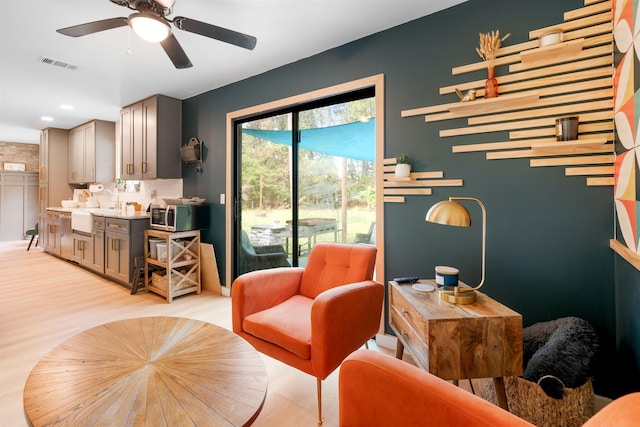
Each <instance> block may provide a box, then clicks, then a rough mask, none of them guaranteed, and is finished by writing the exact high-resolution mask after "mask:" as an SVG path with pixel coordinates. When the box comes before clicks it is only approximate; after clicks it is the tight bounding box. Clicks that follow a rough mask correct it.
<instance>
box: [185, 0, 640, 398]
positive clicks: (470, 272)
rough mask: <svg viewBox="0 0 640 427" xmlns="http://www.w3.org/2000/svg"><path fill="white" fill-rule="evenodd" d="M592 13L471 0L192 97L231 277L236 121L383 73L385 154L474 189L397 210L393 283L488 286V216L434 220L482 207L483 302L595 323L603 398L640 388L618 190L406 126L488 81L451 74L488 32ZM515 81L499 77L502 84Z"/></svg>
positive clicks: (389, 256) (389, 212) (392, 222)
mask: <svg viewBox="0 0 640 427" xmlns="http://www.w3.org/2000/svg"><path fill="white" fill-rule="evenodd" d="M582 6H583V2H582V1H579V0H561V1H558V0H538V1H535V2H532V1H530V0H509V1H505V0H470V1H468V2H466V3H463V4H461V5H458V6H456V7H453V8H450V9H447V10H444V11H442V12H439V13H437V14H434V15H430V16H427V17H424V18H421V19H417V20H415V21H412V22H409V23H407V24H404V25H401V26H398V27H395V28H391V29H389V30H386V31H383V32H380V33H377V34H374V35H372V36H369V37H366V38H363V39H361V40H357V41H354V42H352V43H349V44H346V45H344V46H340V47H338V48H335V49H331V50H329V51H326V52H323V53H320V54H318V55H314V56H312V57H309V58H305V59H302V60H300V61H297V62H295V63H291V64H288V65H286V66H283V67H280V68H277V69H274V70H271V71H269V72H266V73H264V74H261V75H257V76H254V77H251V78H248V79H246V80H243V81H240V82H237V83H234V84H231V85H228V86H225V87H222V88H219V89H215V90H212V91H210V92H206V93H203V94H201V95H198V96H195V97H193V98H190V99H187V100H185V101H184V102H183V139H184V141H183V142H186V141H188V139H189V138H191V137H193V136H195V137H198V138H199V139H200V140H202V141H204V146H205V156H204V164H203V169H204V171H203V173H202V174H200V175H197V174H196V173H195V168H189V167H185V168H183V174H184V176H183V178H184V187H185V188H184V193H185V194H188V195H197V196H199V197H205V198H207V199H208V200H209V201H211V202H213V206H212V208H213V223H212V226H211V228H210V230H208V231H207V232H206V233H205V235H204V236H203V240H204V241H207V242H211V243H213V244H214V246H215V247H216V255H217V257H218V264H219V268H220V274H221V276H222V277H224V266H225V254H224V239H225V225H224V221H225V215H224V206H222V205H219V204H217V201H218V199H219V194H220V193H223V192H224V191H225V177H226V170H225V158H226V151H225V135H226V129H225V117H226V114H227V112H230V111H235V110H238V109H241V108H245V107H249V106H253V105H257V104H261V103H265V102H269V101H273V100H277V99H281V98H285V97H288V96H292V95H297V94H300V93H305V92H309V91H313V90H316V89H320V88H324V87H327V86H332V85H336V84H340V83H344V82H348V81H352V80H355V79H359V78H362V77H367V76H371V75H375V74H380V73H382V74H384V75H385V101H386V105H385V115H386V116H385V141H386V142H385V157H395V156H396V155H397V154H399V153H403V152H406V153H409V154H410V156H411V157H412V159H415V161H414V163H413V169H414V170H415V171H427V170H442V171H444V173H445V178H462V179H463V180H464V186H463V187H439V188H438V187H435V188H434V190H433V195H431V196H410V197H408V198H407V201H406V202H405V203H402V204H396V203H389V204H386V205H385V207H384V212H385V222H386V236H385V245H386V247H385V251H386V259H385V270H386V275H387V277H386V278H385V280H389V279H391V278H393V277H397V276H407V275H417V276H421V277H433V276H434V267H435V266H436V265H452V266H456V267H458V268H460V278H461V280H463V281H465V282H467V283H469V284H475V283H477V282H478V281H479V280H480V250H481V246H480V239H481V234H480V218H481V216H480V215H481V214H480V210H479V208H478V207H477V206H474V205H473V204H469V205H468V208H469V210H470V211H471V214H472V216H473V217H474V219H477V221H476V222H475V223H474V225H473V226H472V227H471V228H470V229H458V228H455V227H442V226H438V225H435V224H430V223H426V222H425V221H424V216H425V214H426V212H427V210H428V208H429V207H430V206H431V205H433V204H434V203H436V202H437V201H440V200H443V199H446V198H447V197H449V196H472V197H477V198H479V199H481V200H482V201H483V202H484V203H485V205H486V207H487V215H488V220H487V222H488V224H487V269H486V284H485V286H484V288H483V291H484V292H485V293H487V294H488V295H490V296H491V297H493V298H495V299H497V300H499V301H501V302H502V303H504V304H506V305H508V306H509V307H511V308H513V309H514V310H516V311H518V312H519V313H521V314H522V315H523V321H524V326H528V325H531V324H533V323H536V322H540V321H545V320H551V319H556V318H559V317H564V316H579V317H582V318H585V319H587V320H588V321H590V322H591V323H592V324H593V325H594V327H595V328H596V329H597V331H598V333H599V335H600V338H601V351H600V352H599V355H598V360H597V361H596V367H595V377H594V387H595V388H596V392H597V393H599V394H601V395H604V396H608V397H616V396H617V395H620V394H623V393H625V392H627V391H630V390H634V389H635V390H638V389H640V380H639V379H638V378H639V376H638V372H639V366H640V336H639V334H640V311H639V310H638V307H639V306H640V304H639V303H640V295H639V294H640V273H638V271H636V270H635V269H634V268H633V267H631V266H629V265H628V264H627V263H626V262H625V261H623V260H620V259H618V257H617V256H615V255H614V253H613V251H612V250H611V249H610V248H609V239H611V238H612V237H613V232H614V231H613V230H614V228H615V226H614V223H615V221H614V207H613V188H612V187H587V186H586V183H585V178H584V177H566V176H564V169H563V168H531V167H529V160H528V159H511V160H491V161H489V160H486V158H485V154H484V153H460V154H453V153H452V151H451V147H452V146H453V145H460V144H466V143H475V142H490V141H502V140H507V139H508V138H507V136H506V133H502V134H501V133H494V134H492V135H474V136H461V137H451V138H440V137H439V135H438V132H439V130H441V129H443V128H447V129H448V128H451V127H455V126H454V124H455V122H452V121H448V122H446V123H444V122H435V123H425V121H424V118H423V117H410V118H402V117H400V112H401V111H402V110H407V109H412V108H418V107H424V106H429V105H434V104H442V103H444V102H452V101H454V100H455V98H454V97H455V95H448V96H441V95H439V94H438V91H439V88H440V87H442V86H449V85H452V84H455V83H456V82H464V81H468V79H470V78H474V76H475V78H482V77H484V73H485V72H484V71H478V72H477V75H474V74H469V75H463V76H452V75H451V68H452V67H455V66H458V65H464V64H468V63H471V62H475V61H477V60H478V59H479V58H478V57H477V54H476V52H475V47H476V46H477V44H478V33H479V32H488V31H491V30H494V29H499V30H500V32H501V34H506V33H511V37H510V38H509V39H508V40H507V41H506V42H505V44H515V43H518V42H522V41H525V40H527V39H528V34H529V31H531V30H534V29H537V28H541V27H545V26H548V25H553V24H557V23H560V22H562V21H563V13H564V12H566V11H568V10H572V9H576V8H579V7H582ZM256 49H260V40H259V41H258V46H257V48H256ZM194 66H196V67H197V66H198V65H197V64H194ZM507 72H508V70H507V69H506V68H504V69H503V68H498V69H497V70H496V74H497V75H498V76H499V75H501V74H504V73H507ZM452 123H454V124H452ZM464 123H465V121H464V120H461V121H460V122H459V125H460V126H463V125H464ZM225 285H226V286H229V284H225ZM387 331H389V329H388V326H387Z"/></svg>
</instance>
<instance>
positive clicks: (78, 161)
mask: <svg viewBox="0 0 640 427" xmlns="http://www.w3.org/2000/svg"><path fill="white" fill-rule="evenodd" d="M115 129H116V128H115V123H114V122H107V121H103V120H93V121H90V122H88V123H85V124H83V125H80V126H77V127H75V128H73V129H71V130H70V131H69V169H68V177H67V179H68V182H69V183H70V184H84V183H90V182H107V181H113V180H114V179H115V132H116V131H115Z"/></svg>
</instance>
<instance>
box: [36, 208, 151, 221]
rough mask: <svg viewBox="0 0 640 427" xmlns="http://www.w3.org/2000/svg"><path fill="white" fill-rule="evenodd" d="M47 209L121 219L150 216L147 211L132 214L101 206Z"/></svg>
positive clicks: (146, 217) (147, 217)
mask: <svg viewBox="0 0 640 427" xmlns="http://www.w3.org/2000/svg"><path fill="white" fill-rule="evenodd" d="M47 210H50V211H55V212H68V213H72V212H89V213H90V214H91V215H95V216H104V217H109V218H123V219H149V217H150V216H151V215H150V214H149V212H144V211H138V212H134V213H132V214H129V213H126V212H117V211H115V210H114V209H101V208H63V207H55V206H54V207H48V208H47Z"/></svg>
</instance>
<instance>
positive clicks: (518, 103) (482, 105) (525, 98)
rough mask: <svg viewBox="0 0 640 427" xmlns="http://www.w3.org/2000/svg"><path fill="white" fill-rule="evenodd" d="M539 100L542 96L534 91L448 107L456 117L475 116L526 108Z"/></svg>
mask: <svg viewBox="0 0 640 427" xmlns="http://www.w3.org/2000/svg"><path fill="white" fill-rule="evenodd" d="M538 99H540V94H539V93H538V92H537V91H533V92H526V93H516V94H513V95H503V96H499V97H497V98H490V99H480V100H476V101H469V102H460V103H458V104H451V105H449V106H447V109H448V110H449V111H450V112H451V113H452V114H455V115H459V116H474V115H478V114H487V113H493V112H496V111H501V110H508V109H512V108H518V109H520V108H524V107H526V106H527V104H529V103H532V102H535V101H537V100H538Z"/></svg>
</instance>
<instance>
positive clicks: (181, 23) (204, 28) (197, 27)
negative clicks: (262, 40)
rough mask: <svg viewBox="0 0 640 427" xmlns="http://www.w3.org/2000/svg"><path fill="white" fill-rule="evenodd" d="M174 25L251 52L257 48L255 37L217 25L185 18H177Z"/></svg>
mask: <svg viewBox="0 0 640 427" xmlns="http://www.w3.org/2000/svg"><path fill="white" fill-rule="evenodd" d="M173 25H175V26H176V28H178V29H180V30H184V31H189V32H190V33H195V34H200V35H201V36H205V37H210V38H212V39H216V40H220V41H223V42H225V43H230V44H233V45H236V46H239V47H243V48H245V49H249V50H252V49H253V48H254V47H256V42H257V41H258V40H257V39H256V38H255V37H253V36H249V35H247V34H243V33H239V32H237V31H233V30H229V29H227V28H222V27H218V26H217V25H211V24H207V23H205V22H200V21H196V20H195V19H189V18H185V17H183V16H176V17H175V18H174V19H173Z"/></svg>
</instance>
